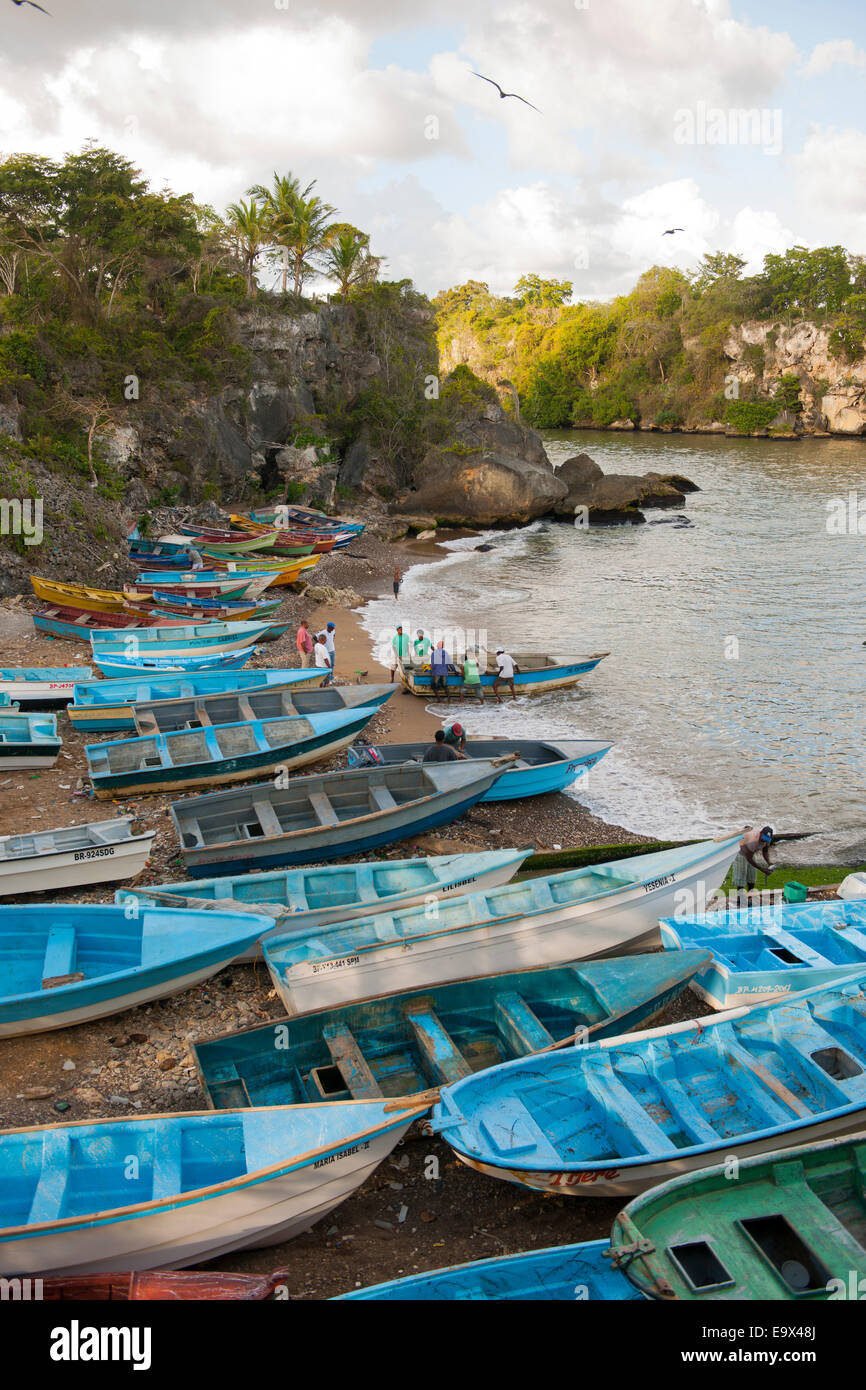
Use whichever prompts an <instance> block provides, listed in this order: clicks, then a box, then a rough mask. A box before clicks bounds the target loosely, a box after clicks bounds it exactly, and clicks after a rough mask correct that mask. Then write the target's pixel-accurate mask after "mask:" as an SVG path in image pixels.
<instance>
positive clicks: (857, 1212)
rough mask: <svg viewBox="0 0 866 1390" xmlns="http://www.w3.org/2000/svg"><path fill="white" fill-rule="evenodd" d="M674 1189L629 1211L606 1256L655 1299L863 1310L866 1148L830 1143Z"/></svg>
mask: <svg viewBox="0 0 866 1390" xmlns="http://www.w3.org/2000/svg"><path fill="white" fill-rule="evenodd" d="M731 1171H732V1170H731V1164H730V1161H728V1162H727V1163H724V1164H719V1165H717V1166H714V1167H712V1168H704V1169H702V1171H701V1172H699V1173H689V1174H688V1175H686V1176H685V1177H680V1178H673V1179H672V1180H671V1181H670V1182H666V1183H662V1184H661V1185H660V1186H659V1187H654V1188H653V1189H652V1190H651V1191H650V1192H646V1193H644V1194H643V1195H642V1196H640V1197H636V1198H635V1199H634V1200H633V1201H631V1202H629V1204H628V1206H627V1207H626V1208H625V1210H624V1211H622V1212H620V1214H619V1216H618V1217H617V1218H616V1221H615V1222H614V1227H613V1233H612V1236H611V1245H610V1250H609V1252H608V1263H610V1264H611V1265H612V1266H613V1268H614V1270H616V1271H619V1270H624V1271H625V1273H626V1275H627V1276H628V1278H629V1280H630V1281H631V1282H632V1284H633V1286H634V1287H635V1288H636V1289H637V1290H638V1291H639V1292H642V1293H644V1294H646V1295H647V1296H648V1297H649V1298H656V1299H668V1300H681V1301H684V1302H689V1303H706V1302H712V1303H715V1302H717V1301H722V1302H729V1303H730V1302H742V1301H749V1302H751V1301H753V1300H756V1299H757V1300H760V1301H761V1302H766V1301H768V1300H772V1301H777V1300H783V1301H790V1302H794V1301H797V1302H801V1301H805V1302H807V1303H810V1302H825V1301H829V1302H833V1301H839V1300H846V1299H853V1300H855V1301H857V1300H862V1298H863V1289H864V1288H866V1197H864V1192H863V1173H864V1172H866V1139H864V1138H863V1136H862V1135H860V1136H858V1137H857V1138H854V1139H830V1140H826V1141H825V1142H824V1143H821V1144H811V1145H809V1146H808V1147H799V1148H796V1149H782V1150H777V1151H776V1152H774V1153H770V1154H761V1155H760V1156H758V1157H756V1158H745V1159H742V1160H740V1161H738V1164H737V1170H736V1173H735V1181H733V1182H732V1181H731Z"/></svg>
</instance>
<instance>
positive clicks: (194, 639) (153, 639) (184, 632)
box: [92, 622, 286, 657]
mask: <svg viewBox="0 0 866 1390" xmlns="http://www.w3.org/2000/svg"><path fill="white" fill-rule="evenodd" d="M271 626H272V624H270V623H218V622H204V623H181V624H180V625H179V626H178V625H177V624H175V623H164V624H160V625H159V626H157V627H153V628H150V629H149V630H148V632H147V635H146V636H144V637H139V636H137V634H136V633H135V631H131V632H123V631H121V632H111V631H108V632H100V634H99V636H98V637H97V638H96V639H95V640H94V641H93V643H92V645H93V648H94V651H95V650H96V649H97V648H99V650H100V651H101V652H104V653H106V654H108V653H114V652H118V653H120V652H122V653H123V654H124V655H125V656H135V657H137V656H138V654H141V655H142V656H196V655H201V656H211V655H214V654H216V653H219V654H222V653H224V652H234V651H239V650H240V648H241V647H252V646H253V645H254V644H255V643H256V642H260V641H261V640H262V637H263V635H264V634H265V633H267V632H268V631H269V630H270V628H271ZM273 626H286V625H285V624H274V625H273Z"/></svg>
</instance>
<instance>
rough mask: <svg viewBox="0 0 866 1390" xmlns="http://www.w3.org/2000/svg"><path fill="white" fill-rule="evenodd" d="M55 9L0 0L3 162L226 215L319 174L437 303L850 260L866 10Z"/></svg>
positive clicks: (864, 225) (860, 224) (171, 2)
mask: <svg viewBox="0 0 866 1390" xmlns="http://www.w3.org/2000/svg"><path fill="white" fill-rule="evenodd" d="M45 6H46V8H47V9H49V10H50V11H51V14H50V16H49V15H45V14H42V13H41V12H40V11H39V10H37V9H34V8H33V7H32V6H30V5H26V4H24V5H20V6H19V5H13V4H12V3H11V0H0V156H6V155H9V154H12V153H18V152H24V151H26V152H33V153H39V154H45V155H50V156H52V157H55V158H59V157H62V155H63V154H64V153H65V152H67V151H75V150H78V149H80V148H81V146H82V145H83V143H84V142H85V141H86V140H88V139H92V140H95V141H96V142H97V143H99V144H102V145H107V146H109V147H110V148H112V149H114V150H117V151H118V152H119V153H120V154H122V155H124V156H125V157H126V158H128V159H129V160H130V161H132V162H133V163H134V164H135V165H136V167H137V168H139V169H140V170H141V171H142V173H143V174H145V175H146V176H147V178H148V179H149V180H150V181H151V183H152V184H153V185H154V186H155V187H157V188H162V187H165V186H167V187H170V188H171V189H172V190H173V191H174V192H175V193H187V192H191V193H193V194H194V196H195V198H196V200H197V201H199V202H207V203H210V204H211V205H213V206H214V207H215V208H216V209H217V210H218V211H223V210H224V208H225V206H226V204H227V203H229V202H232V201H234V200H236V199H238V198H240V197H243V196H245V195H246V193H247V190H248V189H249V187H250V185H252V184H255V183H269V182H270V180H271V177H272V175H273V173H274V172H275V171H276V172H278V173H280V174H284V173H287V172H291V173H293V174H295V175H297V176H298V177H299V178H300V180H301V182H302V183H303V184H307V183H309V182H311V181H312V180H316V191H317V192H318V193H319V194H320V195H321V196H322V197H323V198H324V199H325V200H326V201H327V202H329V203H331V204H333V205H334V206H335V207H336V208H337V209H338V213H339V216H340V219H341V220H345V221H349V222H352V223H354V224H355V225H357V226H359V227H362V228H363V229H364V230H365V231H368V232H370V233H371V234H372V250H373V251H374V252H375V253H376V254H377V255H380V256H384V257H385V258H386V264H385V270H384V274H385V275H386V276H387V278H390V279H402V278H411V279H412V280H413V281H414V282H415V284H416V285H417V286H418V288H419V289H421V290H423V291H424V292H426V293H429V294H435V293H436V292H437V291H439V290H441V289H445V288H447V287H450V286H453V285H459V284H462V283H464V282H465V281H466V280H469V279H472V280H480V281H483V282H485V283H487V284H488V285H489V286H490V288H491V290H493V291H494V292H496V293H505V294H507V293H510V291H511V290H512V289H513V286H514V285H515V283H516V281H517V280H518V279H519V278H520V276H521V275H523V274H528V273H535V274H538V275H542V276H544V277H545V278H548V277H553V278H556V279H565V280H569V281H571V282H572V283H573V285H574V298H575V300H582V299H607V298H609V297H611V296H613V295H615V294H619V293H622V292H624V291H626V290H628V289H630V288H631V286H632V285H633V284H634V282H635V280H636V279H637V277H638V276H639V275H640V274H641V273H642V272H643V271H645V270H647V269H648V268H649V267H650V266H652V265H676V266H679V267H680V268H682V269H683V270H693V269H695V268H696V267H697V265H698V263H699V261H700V259H701V257H702V256H703V255H705V254H707V253H710V252H714V251H718V250H723V251H732V252H736V253H737V254H739V255H741V256H743V257H744V258H745V259H746V260H747V262H748V269H749V271H755V270H757V269H759V268H760V266H761V263H762V260H763V257H764V255H765V254H766V253H767V252H769V251H773V252H780V251H784V250H785V249H786V248H787V247H789V246H792V245H794V244H798V243H799V244H803V245H807V246H820V245H827V244H836V243H841V244H842V245H845V246H847V247H848V248H849V249H850V250H851V251H854V252H857V253H860V254H864V253H866V7H864V6H863V4H862V0H822V4H821V5H816V4H814V0H809V3H806V0H784V3H782V0H752V3H740V2H739V0H652V2H651V3H650V0H534V3H530V2H529V0H495V2H494V0H411V3H410V2H409V0H405V2H404V3H396V2H395V0H45ZM475 73H482V74H486V75H488V76H490V77H492V78H494V79H495V80H496V81H497V82H499V83H500V85H501V86H502V87H503V88H504V89H505V90H506V91H508V92H516V93H519V94H520V95H522V96H523V97H525V98H526V100H527V101H528V102H531V103H533V105H534V106H535V107H537V108H539V109H538V110H533V109H532V107H531V106H528V105H526V104H524V103H522V102H520V101H518V100H516V99H513V98H510V99H507V100H502V99H500V97H499V95H498V93H497V91H496V90H495V89H494V88H493V87H492V86H490V85H489V84H487V83H485V82H483V81H481V80H480V79H479V78H478V77H477V76H475V75H474V74H475ZM671 227H676V228H682V231H677V232H676V233H675V234H674V235H671V236H665V235H663V233H664V232H665V230H666V229H667V228H671Z"/></svg>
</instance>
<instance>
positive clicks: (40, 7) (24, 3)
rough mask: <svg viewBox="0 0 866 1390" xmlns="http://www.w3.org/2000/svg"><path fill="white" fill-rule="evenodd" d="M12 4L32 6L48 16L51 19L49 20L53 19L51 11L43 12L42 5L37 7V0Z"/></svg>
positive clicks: (19, 1) (17, 1)
mask: <svg viewBox="0 0 866 1390" xmlns="http://www.w3.org/2000/svg"><path fill="white" fill-rule="evenodd" d="M12 4H13V5H32V6H33V8H34V10H42V13H43V14H47V15H48V17H49V19H50V18H51V12H50V10H43V9H42V6H41V5H37V3H36V0H12Z"/></svg>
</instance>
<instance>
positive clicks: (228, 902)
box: [115, 849, 532, 931]
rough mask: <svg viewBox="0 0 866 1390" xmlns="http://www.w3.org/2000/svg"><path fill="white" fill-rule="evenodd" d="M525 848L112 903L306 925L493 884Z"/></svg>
mask: <svg viewBox="0 0 866 1390" xmlns="http://www.w3.org/2000/svg"><path fill="white" fill-rule="evenodd" d="M531 852H532V851H531V850H529V849H500V850H485V851H483V852H482V853H480V854H437V855H430V856H427V857H425V858H423V859H388V860H384V861H378V862H377V861H376V860H371V861H368V862H366V863H360V864H339V865H335V866H334V867H333V868H319V869H281V870H278V871H276V872H274V873H258V874H237V875H229V876H227V877H225V878H196V879H191V880H189V881H188V882H186V883H158V884H148V886H147V887H146V888H138V889H136V888H130V889H128V890H125V891H123V892H119V893H118V894H117V896H116V897H115V902H118V903H126V902H136V901H137V902H143V903H149V904H153V905H156V904H158V903H165V905H166V906H168V907H198V908H204V907H206V906H208V905H209V904H215V905H216V906H219V907H222V906H225V907H226V909H227V910H229V911H231V910H234V911H242V910H246V911H262V912H268V913H270V912H271V910H272V909H276V911H275V912H274V913H273V915H274V919H275V921H276V923H277V924H281V923H282V924H283V925H284V926H286V927H288V926H291V927H293V928H294V929H295V930H298V931H300V930H309V929H312V928H313V927H324V926H328V925H330V924H332V923H334V922H344V921H346V920H347V919H349V918H351V919H354V918H356V917H365V916H369V915H370V914H371V913H374V912H382V911H383V910H385V909H387V908H394V907H410V906H414V905H415V904H416V903H432V902H436V901H438V900H439V899H442V898H456V897H461V896H462V895H463V894H464V893H472V892H481V891H484V890H486V889H488V888H498V887H500V886H501V885H502V884H503V883H508V882H509V880H510V879H512V878H513V877H514V875H515V874H516V873H517V872H518V870H519V869H520V866H521V864H522V863H523V861H524V860H525V859H526V858H527V857H528V856H529V854H531Z"/></svg>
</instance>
